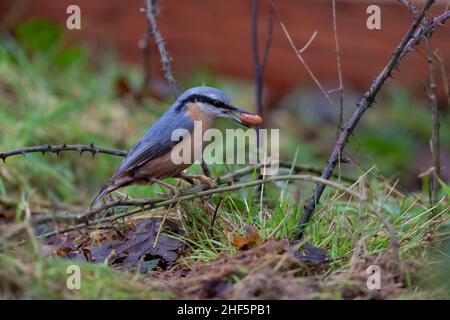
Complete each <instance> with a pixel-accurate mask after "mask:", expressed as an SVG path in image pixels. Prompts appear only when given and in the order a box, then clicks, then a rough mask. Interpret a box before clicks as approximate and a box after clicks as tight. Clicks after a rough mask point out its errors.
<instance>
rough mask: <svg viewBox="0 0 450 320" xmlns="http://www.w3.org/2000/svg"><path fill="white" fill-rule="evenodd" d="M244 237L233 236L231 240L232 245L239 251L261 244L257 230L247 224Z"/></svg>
mask: <svg viewBox="0 0 450 320" xmlns="http://www.w3.org/2000/svg"><path fill="white" fill-rule="evenodd" d="M245 229H246V235H245V237H243V236H235V237H234V238H233V245H234V246H235V247H236V248H237V249H239V250H248V249H250V248H254V247H256V246H258V245H260V244H261V243H262V239H261V237H260V236H259V233H258V230H257V229H256V228H255V227H254V226H252V225H250V224H247V225H246V226H245Z"/></svg>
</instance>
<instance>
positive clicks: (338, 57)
mask: <svg viewBox="0 0 450 320" xmlns="http://www.w3.org/2000/svg"><path fill="white" fill-rule="evenodd" d="M331 6H332V11H333V33H334V44H335V47H336V66H337V70H338V80H339V88H338V91H339V122H338V131H337V132H338V134H339V133H340V132H341V131H342V123H343V121H344V119H343V117H344V115H343V113H344V82H343V80H342V68H341V52H340V49H339V37H338V32H337V22H336V0H331Z"/></svg>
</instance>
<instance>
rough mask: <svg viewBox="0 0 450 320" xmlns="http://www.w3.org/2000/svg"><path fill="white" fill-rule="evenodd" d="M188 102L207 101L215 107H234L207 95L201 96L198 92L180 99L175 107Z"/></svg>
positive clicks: (227, 108) (229, 108)
mask: <svg viewBox="0 0 450 320" xmlns="http://www.w3.org/2000/svg"><path fill="white" fill-rule="evenodd" d="M189 102H202V103H208V104H210V105H213V106H215V107H217V108H221V109H226V110H234V108H233V107H232V106H229V105H227V104H226V103H224V102H222V101H220V100H216V99H212V98H210V97H208V96H203V95H198V94H194V95H190V96H189V97H187V98H186V99H184V100H183V101H181V102H180V104H179V105H178V107H177V109H181V108H182V107H183V106H184V105H185V104H186V103H189Z"/></svg>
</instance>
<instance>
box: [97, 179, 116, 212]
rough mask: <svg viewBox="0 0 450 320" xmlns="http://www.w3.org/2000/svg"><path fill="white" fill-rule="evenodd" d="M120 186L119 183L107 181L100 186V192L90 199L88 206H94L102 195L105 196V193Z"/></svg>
mask: <svg viewBox="0 0 450 320" xmlns="http://www.w3.org/2000/svg"><path fill="white" fill-rule="evenodd" d="M120 187H121V186H120V185H116V184H112V183H108V184H107V185H106V186H104V187H103V188H102V190H100V192H99V193H98V194H97V195H96V196H95V198H94V200H92V202H91V205H90V206H89V207H90V208H91V209H92V208H93V207H94V206H95V204H96V203H97V202H98V201H99V200H100V199H102V198H103V197H104V196H106V195H107V194H109V193H111V192H113V191H114V190H116V189H119V188H120Z"/></svg>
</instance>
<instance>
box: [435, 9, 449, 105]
mask: <svg viewBox="0 0 450 320" xmlns="http://www.w3.org/2000/svg"><path fill="white" fill-rule="evenodd" d="M449 4H450V1H449ZM434 56H435V57H436V59H437V60H438V61H439V64H440V66H441V68H440V69H441V77H442V83H443V85H444V92H445V97H446V98H447V107H448V108H449V110H450V79H449V77H448V75H447V71H446V68H445V63H444V58H443V57H441V55H440V54H439V53H438V52H435V54H434Z"/></svg>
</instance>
